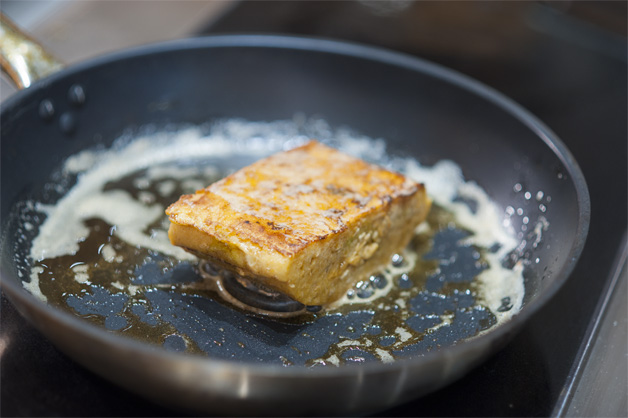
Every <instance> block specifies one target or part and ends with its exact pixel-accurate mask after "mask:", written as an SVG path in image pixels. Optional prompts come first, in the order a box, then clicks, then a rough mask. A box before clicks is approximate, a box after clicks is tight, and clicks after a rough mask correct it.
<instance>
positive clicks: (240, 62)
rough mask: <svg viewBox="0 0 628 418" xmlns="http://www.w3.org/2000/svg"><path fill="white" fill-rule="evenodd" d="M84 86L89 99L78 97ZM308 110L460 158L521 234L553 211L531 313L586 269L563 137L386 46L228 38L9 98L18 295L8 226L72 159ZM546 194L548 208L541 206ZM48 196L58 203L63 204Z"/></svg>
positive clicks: (7, 183) (531, 276)
mask: <svg viewBox="0 0 628 418" xmlns="http://www.w3.org/2000/svg"><path fill="white" fill-rule="evenodd" d="M264 43H265V45H261V44H264ZM461 85H463V88H461ZM76 86H80V87H81V88H82V90H83V91H84V93H85V97H84V101H83V100H80V99H78V100H77V98H76V97H75V96H76V95H75V94H74V95H73V93H72V92H76ZM44 100H50V102H51V103H52V105H53V107H54V114H53V115H52V116H50V115H48V116H45V115H44V116H45V117H42V114H41V111H40V107H41V103H42V101H44ZM295 113H303V114H305V115H308V116H317V117H321V118H324V119H325V120H327V121H328V122H329V123H330V125H332V126H348V127H351V128H352V129H354V130H356V131H358V132H360V133H363V134H365V135H368V136H370V137H372V138H385V139H386V141H387V149H388V151H389V153H391V154H393V155H399V156H413V157H416V158H417V159H418V160H419V161H420V162H421V163H425V164H428V165H429V164H433V163H435V162H437V161H439V160H441V159H451V160H453V161H455V162H456V163H458V164H459V165H460V166H461V168H462V169H463V172H464V175H465V177H466V178H467V179H473V180H475V181H476V182H477V183H478V184H480V185H481V186H482V187H483V188H484V189H485V190H486V191H487V192H488V194H489V195H490V196H491V197H492V198H493V199H494V200H495V201H497V202H498V203H499V204H500V205H501V206H503V207H504V208H506V207H508V206H511V207H513V208H515V209H518V208H521V209H522V213H523V215H520V216H515V217H513V218H512V219H513V223H514V227H515V230H516V231H521V227H522V226H523V225H524V223H523V222H524V221H523V218H524V217H525V216H527V217H529V219H530V220H532V221H534V220H536V219H538V218H539V217H540V216H543V217H545V218H546V219H547V220H548V221H549V223H550V225H551V227H550V228H549V229H548V231H547V233H546V234H544V235H543V241H542V245H539V246H537V247H536V248H533V247H532V245H531V243H530V242H527V243H525V244H523V245H522V248H521V254H522V256H523V257H524V258H526V259H527V260H530V261H531V262H530V264H529V265H528V267H527V268H526V270H525V287H526V298H525V301H524V304H525V305H528V306H534V308H535V309H536V308H537V307H538V306H539V305H540V303H541V302H544V301H545V300H547V299H548V298H549V296H551V294H552V293H553V292H554V291H555V290H556V289H557V288H558V286H559V285H560V283H562V281H564V279H565V278H566V276H567V275H568V273H569V271H570V270H571V268H572V267H573V264H574V262H575V258H576V257H577V256H578V254H579V252H580V250H581V248H582V245H583V243H584V238H585V235H586V229H587V226H588V210H589V208H588V196H587V191H586V184H585V183H584V179H583V178H582V175H581V173H580V171H579V169H578V167H577V165H576V163H575V162H574V161H573V160H572V159H571V157H570V155H569V153H568V151H567V150H566V149H565V148H564V147H563V145H562V144H561V143H560V141H558V140H557V139H556V138H555V137H553V135H552V133H551V132H550V131H549V130H547V129H546V128H545V127H544V126H543V125H542V124H540V123H538V122H537V121H536V120H535V119H534V118H532V117H531V116H530V115H528V114H527V113H525V112H524V111H523V110H521V109H520V108H518V107H517V106H516V105H514V104H512V103H511V102H509V101H508V100H506V99H504V98H502V97H501V96H500V95H498V94H495V93H494V92H492V91H490V90H488V89H485V88H484V87H482V86H479V85H477V84H475V83H474V82H473V81H470V80H467V79H466V78H464V77H460V76H458V75H456V74H453V73H450V72H448V71H446V70H443V69H441V68H440V67H437V66H433V65H431V64H428V63H424V62H422V61H419V60H415V59H411V58H408V57H404V56H401V55H396V54H390V53H388V52H384V51H379V50H374V49H367V48H364V49H363V48H361V47H357V46H352V45H345V44H336V43H333V42H325V41H312V40H305V39H293V40H289V39H286V38H278V37H277V38H267V39H266V40H264V41H260V40H259V38H255V37H216V38H213V39H197V40H187V41H182V42H178V43H176V44H167V45H162V46H155V47H149V48H147V49H144V50H141V51H139V53H138V52H137V51H135V52H131V53H122V54H119V55H118V56H116V57H115V59H112V58H104V59H101V60H98V61H95V62H92V63H88V64H85V65H80V66H78V67H74V68H72V69H69V70H66V71H64V72H62V73H60V74H57V75H54V76H52V77H51V78H49V79H48V80H45V81H43V82H40V83H38V84H36V85H35V86H33V87H32V88H30V89H28V91H23V92H20V93H18V94H17V95H16V96H15V97H13V98H12V99H11V100H9V101H8V102H7V103H5V104H4V106H3V110H2V122H1V123H2V126H1V130H2V144H1V147H2V149H1V155H2V164H1V179H2V180H1V181H2V202H1V205H2V209H1V216H2V223H3V236H2V248H1V251H2V253H1V257H2V280H3V283H5V284H6V285H8V286H9V287H12V288H14V289H15V287H16V286H15V284H16V283H17V276H16V274H15V262H14V254H15V253H16V250H19V249H20V248H21V249H22V250H24V249H25V248H26V247H23V246H27V245H28V240H24V241H19V240H18V237H16V236H13V235H12V234H11V228H9V229H8V230H7V229H6V228H5V226H6V225H7V223H8V220H9V214H10V212H11V210H12V208H13V206H14V205H15V203H16V202H18V201H20V200H21V199H23V198H25V197H28V196H30V195H31V194H32V193H33V192H36V191H39V192H41V186H42V180H43V179H46V178H47V177H48V176H49V174H50V173H51V172H52V171H53V170H54V169H55V168H58V167H59V165H60V163H61V162H62V161H63V160H64V158H65V157H67V156H68V155H71V154H73V153H76V152H78V151H79V150H81V149H84V148H88V147H93V146H97V145H105V146H107V145H109V144H111V142H112V141H113V140H114V139H116V138H117V137H118V136H119V135H121V134H122V133H123V132H125V131H127V130H128V129H130V128H138V127H141V126H143V125H147V124H154V125H157V126H167V125H168V124H182V123H191V124H203V123H206V122H209V121H212V120H217V119H221V118H233V117H239V118H243V119H247V120H252V121H256V120H264V121H272V120H280V119H290V118H292V117H293V116H294V115H295ZM539 191H541V192H542V193H543V196H544V199H545V200H543V203H544V206H543V210H541V209H540V201H538V200H536V199H535V196H536V195H537V193H538V192H539ZM39 192H38V193H39ZM525 192H529V193H530V194H531V196H532V197H531V198H530V197H529V195H528V196H526V194H525ZM46 193H48V194H49V199H50V200H51V201H54V200H55V199H56V198H58V196H55V193H54V191H49V192H46ZM547 196H551V201H549V202H548V201H547V199H546V197H547ZM526 238H527V232H525V231H523V232H522V236H521V239H522V240H525V239H526ZM18 252H19V251H18ZM537 259H538V262H537V261H536V260H537ZM526 309H529V308H524V312H525V311H526Z"/></svg>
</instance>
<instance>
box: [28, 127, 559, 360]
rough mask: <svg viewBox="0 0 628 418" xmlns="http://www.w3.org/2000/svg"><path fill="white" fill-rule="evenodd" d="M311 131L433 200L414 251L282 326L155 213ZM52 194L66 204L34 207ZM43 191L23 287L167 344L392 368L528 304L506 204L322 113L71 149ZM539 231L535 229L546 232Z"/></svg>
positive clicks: (450, 171) (230, 354) (241, 356)
mask: <svg viewBox="0 0 628 418" xmlns="http://www.w3.org/2000/svg"><path fill="white" fill-rule="evenodd" d="M310 138H316V139H318V140H320V141H322V142H325V143H327V144H329V145H331V146H334V147H336V148H339V149H341V150H343V151H345V152H348V153H350V154H353V155H356V156H358V157H360V158H364V159H365V160H367V161H370V162H375V163H378V164H381V165H385V166H387V167H389V168H392V169H395V170H398V171H400V172H402V173H404V174H406V175H409V176H411V177H413V178H414V179H415V180H417V181H423V182H425V183H426V187H427V190H428V193H429V194H430V195H431V197H432V198H433V199H434V206H433V210H432V212H431V213H430V216H429V218H428V220H427V222H426V223H424V224H423V225H421V226H419V228H417V230H416V234H415V237H414V239H413V240H412V242H411V244H410V245H409V246H408V248H406V249H405V250H404V251H403V252H402V253H400V254H398V255H396V256H395V257H393V259H392V260H391V262H390V264H389V265H388V266H387V267H386V268H384V269H382V270H381V271H380V272H376V273H375V274H374V275H373V276H371V277H370V278H369V279H365V280H363V281H362V282H360V283H358V284H356V286H354V288H353V289H351V290H350V291H349V292H348V293H347V295H346V296H345V297H344V299H343V300H342V301H340V302H338V303H336V304H334V305H333V306H331V307H328V308H327V309H325V310H321V311H319V312H309V313H307V314H305V315H302V316H299V317H294V318H288V319H281V320H280V319H269V318H265V317H263V316H259V315H257V316H256V315H252V314H250V313H246V312H243V311H241V310H239V309H237V308H235V307H233V306H230V305H229V304H228V303H225V302H224V301H222V299H221V298H220V297H217V295H216V294H215V293H214V291H213V290H212V286H211V285H210V283H209V282H208V281H207V280H205V279H204V278H203V276H204V275H203V274H201V272H200V271H199V268H201V267H199V263H198V260H196V259H194V257H192V256H190V255H189V254H187V253H185V252H184V251H182V250H180V249H179V248H176V247H173V246H171V245H170V244H169V242H168V238H167V228H168V223H169V221H168V219H167V218H166V216H165V214H164V209H165V207H167V205H169V204H170V203H172V202H173V201H175V200H176V199H177V198H178V196H179V195H181V194H183V193H190V192H193V191H194V190H196V189H199V188H202V187H205V186H206V185H208V184H210V183H211V182H213V181H216V180H217V179H219V178H220V177H222V176H224V175H227V174H229V173H231V172H233V171H235V170H236V169H237V168H239V167H242V166H244V165H246V164H249V163H251V162H253V161H255V160H257V159H259V158H261V157H263V156H265V155H268V154H270V153H272V152H276V151H279V150H281V149H284V148H288V147H291V146H294V145H297V144H299V143H302V142H305V141H307V140H308V139H310ZM46 194H53V195H54V194H58V195H60V196H61V199H60V200H58V201H57V202H55V204H50V205H47V204H44V203H41V201H43V200H45V195H46ZM42 196H44V197H42V199H39V200H38V199H36V200H37V201H29V202H24V204H23V205H21V206H20V207H19V212H20V213H19V216H20V220H21V222H20V224H21V233H22V235H23V236H24V237H25V238H33V245H32V248H31V249H30V254H23V255H22V257H21V259H22V261H21V263H20V265H19V272H18V274H19V275H20V276H21V277H22V280H23V283H24V287H25V288H26V289H28V290H29V291H30V292H31V293H33V294H34V295H35V296H36V297H38V298H40V299H42V300H44V301H46V302H47V303H49V304H52V305H54V306H56V307H58V308H60V309H64V310H67V311H70V312H72V313H74V314H76V315H79V316H81V317H83V318H85V319H86V320H88V321H90V322H92V323H94V324H96V325H97V326H101V327H104V328H106V329H107V330H110V331H111V332H117V333H121V334H123V335H126V336H129V337H132V338H136V339H139V340H142V341H145V342H147V343H150V344H155V345H160V346H163V347H164V348H165V349H167V350H173V351H186V352H189V353H196V354H202V355H209V356H212V357H215V358H223V359H230V358H233V359H237V360H239V361H249V362H265V363H277V364H283V365H286V366H291V365H305V366H312V367H313V366H322V365H334V366H337V365H340V364H348V363H354V362H365V361H383V362H389V361H394V359H395V358H399V357H403V356H409V355H420V354H421V353H425V352H427V351H430V350H434V349H437V348H439V347H441V346H447V345H452V344H456V343H457V342H459V341H462V340H464V339H468V338H472V337H474V336H476V335H478V334H479V333H481V332H483V331H485V330H487V329H489V328H491V327H493V326H496V325H498V324H499V323H501V322H503V321H507V320H508V319H509V318H510V317H511V316H512V315H513V314H514V313H516V312H517V311H518V310H519V309H520V307H521V303H522V300H523V277H522V263H521V262H518V263H514V265H512V264H513V263H510V264H509V268H508V267H505V266H504V265H505V264H507V263H504V262H503V261H504V260H505V259H506V258H507V256H508V255H509V254H510V253H511V252H512V251H514V250H515V247H516V241H515V240H514V238H513V236H512V231H510V232H509V231H507V229H506V228H505V226H504V216H505V215H507V213H505V212H504V211H503V210H500V209H499V208H497V207H496V206H495V205H494V204H493V203H492V202H491V201H490V200H489V199H488V198H487V196H486V194H485V193H484V192H483V191H482V190H481V189H480V188H479V187H478V186H477V185H475V184H474V183H472V182H465V181H464V179H463V178H462V176H461V174H460V169H459V168H458V167H457V166H456V165H455V164H453V163H452V162H441V163H438V164H437V165H435V166H433V167H430V168H423V167H421V166H419V165H418V164H417V163H416V161H415V160H412V159H410V158H401V157H394V158H393V157H390V156H388V155H387V153H386V150H385V147H384V142H383V141H377V140H373V139H370V138H366V137H363V136H360V135H358V134H356V133H354V132H351V131H349V130H346V129H331V128H330V127H329V126H328V125H327V124H326V123H325V122H324V121H322V120H300V121H277V122H270V123H256V122H247V121H242V120H226V121H222V122H220V123H216V124H213V125H211V127H205V128H198V127H197V128H186V129H182V130H180V131H178V132H170V131H169V132H161V133H152V134H146V133H145V134H144V135H135V136H134V137H133V138H121V139H120V140H119V141H118V143H117V144H115V145H114V147H112V148H111V149H109V150H99V151H93V150H88V151H84V152H82V153H80V154H77V155H75V156H72V157H70V158H69V159H68V160H67V161H66V162H65V163H64V166H63V167H62V168H61V169H60V171H59V172H58V173H55V175H54V176H53V177H52V178H51V183H50V184H48V185H47V186H46V188H45V190H44V192H43V193H42ZM53 200H54V199H53ZM539 225H540V226H539V227H538V228H536V227H535V228H534V230H535V231H536V232H537V233H538V235H539V236H538V238H540V234H541V233H542V232H543V229H544V228H546V227H547V225H545V224H543V223H542V222H540V223H539Z"/></svg>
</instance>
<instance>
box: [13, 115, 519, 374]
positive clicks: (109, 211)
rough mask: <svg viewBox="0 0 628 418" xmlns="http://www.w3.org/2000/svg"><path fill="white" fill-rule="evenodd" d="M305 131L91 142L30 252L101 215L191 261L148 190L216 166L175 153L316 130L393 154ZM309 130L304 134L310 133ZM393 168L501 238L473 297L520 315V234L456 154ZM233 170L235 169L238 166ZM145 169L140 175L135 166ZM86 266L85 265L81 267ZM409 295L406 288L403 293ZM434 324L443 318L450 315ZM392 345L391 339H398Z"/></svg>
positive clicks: (261, 144)
mask: <svg viewBox="0 0 628 418" xmlns="http://www.w3.org/2000/svg"><path fill="white" fill-rule="evenodd" d="M308 123H309V125H308V126H306V127H305V128H306V129H303V128H304V126H303V125H300V124H299V123H297V122H293V121H277V122H269V123H262V122H259V123H258V122H247V121H242V120H228V121H224V122H221V123H219V124H216V125H215V126H214V127H213V129H212V130H211V131H210V132H209V134H203V133H202V131H201V130H200V129H197V128H188V129H185V130H181V131H179V132H177V133H158V134H152V135H148V136H142V137H138V138H135V139H133V140H131V141H128V140H126V139H125V140H121V141H120V142H121V143H118V144H116V145H114V146H113V147H112V148H111V149H108V150H98V151H94V150H86V151H83V152H81V153H79V154H76V155H74V156H71V157H69V158H68V159H67V160H66V162H65V164H64V166H63V172H64V173H65V174H66V175H74V174H76V175H78V179H77V182H76V184H75V185H74V186H73V187H72V188H71V189H70V190H69V191H68V192H67V193H66V194H65V196H64V197H63V198H62V199H60V200H59V201H58V202H57V203H56V204H55V205H44V204H40V203H37V204H36V205H35V207H36V209H37V210H38V211H40V212H43V213H45V214H46V219H45V221H44V222H43V224H41V225H40V227H39V234H38V235H37V237H36V238H35V240H34V241H33V245H32V247H31V251H30V256H31V258H32V260H34V261H40V260H43V259H51V258H54V257H59V256H63V255H75V254H76V253H77V251H78V250H79V247H80V244H81V242H83V241H84V240H85V239H86V237H87V236H88V234H89V229H88V228H87V227H86V225H85V221H86V220H88V219H91V218H98V219H101V220H103V221H105V222H107V223H108V224H110V225H114V226H115V229H114V234H115V235H116V237H117V238H119V239H120V240H122V241H124V242H126V243H127V244H129V245H131V246H136V247H142V248H146V249H150V250H153V251H156V252H158V253H161V254H164V255H167V256H170V257H174V258H176V259H179V260H194V257H193V256H191V255H190V254H189V253H187V252H185V251H183V250H182V249H180V248H178V247H174V246H172V245H171V244H170V242H169V240H168V237H167V234H166V232H165V228H167V224H168V221H167V218H166V217H165V215H164V209H165V207H163V206H162V205H159V204H156V203H154V202H155V196H154V195H153V194H152V193H149V192H148V191H146V190H145V189H147V188H148V187H149V185H151V184H153V185H156V186H157V187H156V190H157V192H158V193H159V194H168V193H170V192H172V190H173V181H172V180H177V181H178V182H179V183H180V184H183V185H184V187H186V188H187V187H189V188H191V190H194V189H199V188H201V187H205V186H206V184H202V183H200V182H199V181H198V179H192V178H190V179H188V177H193V176H194V175H198V174H199V172H204V173H205V174H207V175H217V173H218V170H217V168H216V167H214V166H211V165H208V166H207V165H206V166H204V167H203V168H202V169H199V167H198V166H197V167H193V166H185V167H183V166H177V162H179V161H192V162H193V161H195V160H198V161H200V160H202V159H207V158H214V159H228V158H230V157H243V156H244V157H246V158H248V159H259V158H262V157H264V156H266V155H269V154H271V153H274V152H278V151H281V150H284V149H289V148H292V147H294V146H298V145H300V144H302V143H304V142H306V141H307V140H308V139H309V138H310V137H316V138H317V139H319V140H321V141H323V142H327V143H329V144H330V145H331V146H334V147H336V148H338V149H340V150H341V151H344V152H347V153H349V154H352V155H354V156H356V157H359V158H363V159H365V160H367V161H372V162H379V163H382V162H387V161H388V162H390V160H389V159H388V158H387V156H386V150H385V142H384V141H382V140H373V139H371V138H367V137H364V136H359V135H356V134H355V133H354V132H351V131H349V130H346V129H337V130H332V129H331V128H330V127H329V126H328V125H327V124H326V123H325V122H324V121H320V120H318V121H311V122H308ZM304 132H307V134H304ZM393 162H394V166H395V168H397V169H399V171H401V172H402V173H403V174H405V175H407V176H409V177H411V178H413V179H414V180H416V181H419V182H423V183H425V185H426V189H427V191H428V194H429V195H430V197H431V198H432V199H433V200H434V202H435V203H436V204H438V205H439V206H442V207H444V208H446V209H447V210H448V211H450V212H452V213H453V214H454V217H455V219H456V223H457V224H458V225H459V226H461V227H462V228H464V229H467V230H468V231H469V232H470V233H471V235H470V236H469V237H468V238H466V243H467V244H470V245H477V246H479V247H483V248H491V247H494V246H497V247H498V248H499V249H498V251H496V252H494V253H491V252H487V253H486V254H485V255H484V257H485V259H486V261H487V263H488V268H487V269H485V270H484V271H482V272H481V273H480V275H479V276H478V277H477V281H478V283H479V284H480V285H479V286H478V288H479V294H478V295H477V299H478V301H479V302H481V303H482V304H484V305H485V306H487V307H488V308H489V309H490V310H491V312H492V313H493V314H494V315H495V317H496V318H497V320H498V322H500V321H503V320H506V319H508V318H509V317H510V316H512V315H513V314H515V313H517V312H518V311H519V310H520V308H521V304H522V300H523V293H524V288H523V278H522V274H521V273H522V268H523V267H522V266H521V264H518V265H516V266H515V268H513V269H512V270H509V269H507V268H505V267H502V263H501V261H502V259H503V258H504V256H505V255H506V254H508V253H509V252H510V251H512V250H513V249H514V248H515V247H516V245H517V241H516V240H515V239H514V237H513V235H514V233H513V232H512V231H510V230H508V229H506V228H505V226H504V222H503V221H504V216H503V211H502V210H501V209H500V208H499V207H498V206H497V205H495V203H494V202H492V201H491V200H490V198H489V197H488V196H487V195H486V193H485V192H484V191H483V190H482V189H481V188H480V187H479V186H478V185H477V184H475V183H473V182H467V181H465V179H464V177H463V176H462V172H461V170H460V167H459V166H457V165H456V164H455V163H453V162H451V161H441V162H439V163H438V164H436V165H434V166H432V167H422V166H420V165H419V164H418V163H417V162H416V161H415V160H414V159H411V158H406V159H395V160H394V161H393ZM234 168H237V167H234ZM139 172H141V174H137V173H139ZM131 174H134V175H135V177H134V178H133V182H134V186H135V187H136V188H138V189H139V190H140V192H139V194H137V196H136V197H134V196H132V195H131V194H129V193H128V192H127V191H124V190H117V189H113V190H105V186H106V185H107V184H108V183H111V182H115V181H118V180H120V179H122V178H124V177H126V176H129V175H131ZM459 198H462V199H463V200H465V199H466V200H472V201H474V202H476V204H477V208H476V210H475V211H471V209H470V208H469V206H468V205H467V204H465V203H463V202H460V201H457V199H459ZM160 218H162V219H163V220H164V222H163V224H164V225H165V226H164V229H163V230H152V231H150V230H148V229H149V226H150V225H154V224H155V223H156V222H159V219H160ZM426 228H427V229H429V226H427V225H426V224H422V225H421V226H419V228H418V229H417V233H421V232H424V231H425V229H426ZM100 254H101V256H102V258H103V259H104V260H105V261H107V262H110V263H111V262H114V261H115V262H120V259H119V257H120V256H119V255H118V254H117V253H116V251H115V249H114V248H113V247H112V246H111V245H109V244H107V245H105V246H103V247H101V249H100ZM402 255H403V260H404V263H403V265H402V266H398V267H395V266H394V265H389V266H388V267H387V268H386V269H384V271H382V272H381V274H382V275H383V276H384V277H385V279H386V285H385V286H384V287H383V288H377V289H375V290H374V292H373V295H372V296H371V297H369V298H366V299H359V298H355V297H354V298H352V299H351V300H349V298H348V297H345V298H344V299H343V300H342V301H341V303H340V304H342V303H369V302H371V301H372V300H373V299H377V298H379V297H382V296H384V295H386V294H387V293H389V292H390V289H391V288H392V287H393V286H394V283H395V280H396V279H395V278H396V277H398V276H400V275H401V274H402V273H406V272H409V271H411V270H412V269H413V267H414V265H415V263H416V262H417V255H416V253H414V252H409V251H404V252H403V253H402ZM81 269H82V268H81ZM41 273H43V269H42V268H41V267H39V266H35V267H33V268H32V270H31V281H30V282H24V287H25V288H26V289H27V290H29V291H30V292H31V293H33V294H34V295H35V296H37V297H38V298H40V299H42V300H46V297H45V295H43V294H42V293H41V290H40V288H39V274H41ZM74 273H75V275H76V279H77V281H81V280H84V279H85V278H84V276H83V274H85V275H87V274H88V270H85V271H77V270H74ZM112 286H114V287H116V288H124V287H126V291H127V293H128V294H130V295H131V296H133V295H135V294H136V293H137V292H141V289H140V288H139V287H138V286H133V285H127V286H124V285H122V284H121V283H119V282H115V283H113V284H112ZM402 295H403V293H402ZM505 297H509V298H510V303H511V305H512V308H511V309H510V310H508V311H507V312H500V311H499V307H500V306H501V305H502V300H503V299H504V298H505ZM397 305H398V308H400V309H401V310H404V311H406V310H407V307H406V303H405V301H404V300H400V301H398V302H397ZM442 320H443V321H442V322H441V323H440V324H438V325H436V326H435V327H433V329H434V330H435V329H437V328H439V327H442V326H447V325H448V323H449V322H451V321H450V318H447V317H446V315H445V317H443V318H442ZM395 333H396V334H397V337H398V340H397V341H398V344H400V343H404V342H407V341H410V340H412V338H413V337H412V333H411V332H409V331H408V330H406V329H405V328H401V327H399V328H397V329H396V332H395ZM340 344H341V345H342V344H357V345H361V346H366V345H368V344H370V341H369V340H368V339H367V340H364V339H359V340H346V341H344V342H340ZM398 344H395V345H398ZM376 354H377V356H378V357H380V359H381V360H382V361H392V357H391V354H390V353H389V352H388V351H386V350H383V349H381V348H377V350H376ZM325 362H326V363H330V364H336V363H338V358H337V357H333V356H332V357H329V358H326V359H325Z"/></svg>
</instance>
